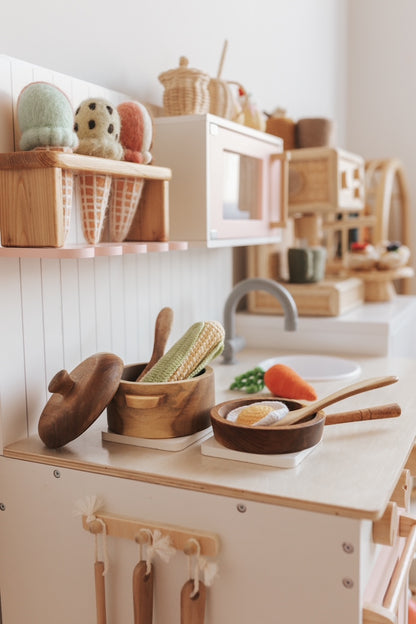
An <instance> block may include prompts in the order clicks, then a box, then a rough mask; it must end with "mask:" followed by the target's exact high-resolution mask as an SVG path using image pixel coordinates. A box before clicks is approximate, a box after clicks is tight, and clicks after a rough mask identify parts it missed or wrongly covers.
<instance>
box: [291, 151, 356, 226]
mask: <svg viewBox="0 0 416 624" xmlns="http://www.w3.org/2000/svg"><path fill="white" fill-rule="evenodd" d="M364 199H365V186H364V159H363V158H362V157H361V156H357V155H356V154H351V153H349V152H346V151H344V150H341V149H335V148H330V147H316V148H315V147H312V148H302V149H296V150H291V151H290V152H289V207H288V210H289V216H293V215H296V214H299V213H301V214H305V213H317V212H319V213H328V212H333V213H335V212H336V213H339V212H342V211H350V212H359V211H361V210H363V208H364Z"/></svg>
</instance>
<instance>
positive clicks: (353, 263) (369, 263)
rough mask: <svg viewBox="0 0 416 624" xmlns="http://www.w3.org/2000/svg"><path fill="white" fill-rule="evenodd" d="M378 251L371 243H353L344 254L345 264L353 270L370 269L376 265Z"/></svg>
mask: <svg viewBox="0 0 416 624" xmlns="http://www.w3.org/2000/svg"><path fill="white" fill-rule="evenodd" d="M377 260H378V252H377V250H376V249H375V247H374V246H373V245H371V244H370V243H352V245H351V249H350V251H348V252H347V253H346V254H345V256H344V265H345V266H346V268H347V269H352V270H353V271H369V270H371V269H374V268H375V267H376V262H377Z"/></svg>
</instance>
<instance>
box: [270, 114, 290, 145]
mask: <svg viewBox="0 0 416 624" xmlns="http://www.w3.org/2000/svg"><path fill="white" fill-rule="evenodd" d="M266 132H268V133H269V134H274V136H278V137H280V138H281V139H283V149H285V150H292V149H295V147H296V123H295V122H294V121H293V119H289V117H284V116H282V117H273V116H272V117H269V118H268V119H267V121H266Z"/></svg>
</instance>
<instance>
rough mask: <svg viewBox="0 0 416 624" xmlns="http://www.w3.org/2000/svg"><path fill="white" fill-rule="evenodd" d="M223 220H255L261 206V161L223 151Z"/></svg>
mask: <svg viewBox="0 0 416 624" xmlns="http://www.w3.org/2000/svg"><path fill="white" fill-rule="evenodd" d="M223 193H224V195H223V218H224V219H243V220H247V219H257V218H258V212H259V210H260V206H261V161H260V160H259V159H258V158H253V157H252V156H245V155H244V154H237V153H235V152H228V151H224V188H223Z"/></svg>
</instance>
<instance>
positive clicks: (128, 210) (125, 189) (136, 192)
mask: <svg viewBox="0 0 416 624" xmlns="http://www.w3.org/2000/svg"><path fill="white" fill-rule="evenodd" d="M143 183H144V180H143V179H142V178H115V179H114V180H113V186H112V192H111V199H110V209H109V215H110V240H111V241H114V242H117V243H120V242H121V241H123V240H124V239H125V238H126V236H127V234H128V232H129V230H130V226H131V224H132V221H133V217H134V215H135V213H136V210H137V206H138V205H139V201H140V197H141V194H142V190H143Z"/></svg>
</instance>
